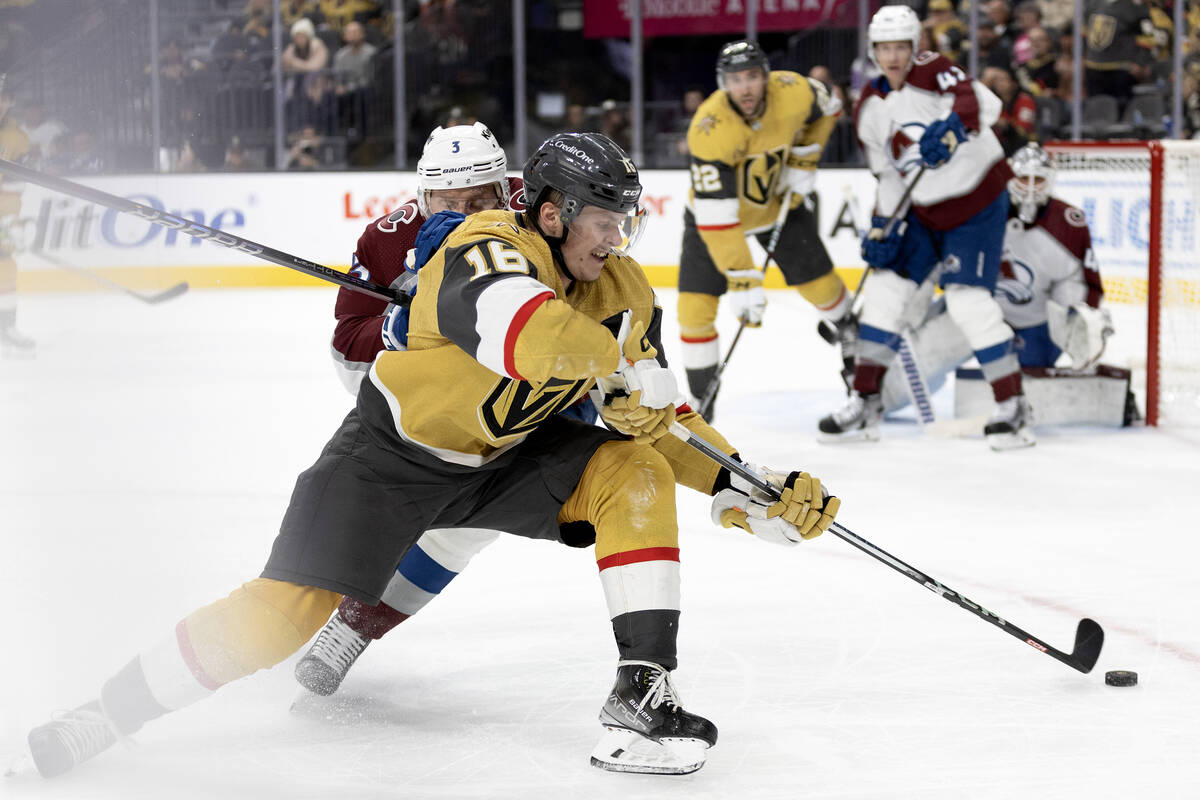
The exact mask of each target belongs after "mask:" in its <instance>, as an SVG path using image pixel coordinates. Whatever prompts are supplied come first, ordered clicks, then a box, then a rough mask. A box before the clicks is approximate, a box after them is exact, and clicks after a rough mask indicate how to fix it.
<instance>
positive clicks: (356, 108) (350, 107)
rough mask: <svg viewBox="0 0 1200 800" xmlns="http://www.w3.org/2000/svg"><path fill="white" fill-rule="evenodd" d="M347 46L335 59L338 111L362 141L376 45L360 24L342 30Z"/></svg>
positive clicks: (353, 23)
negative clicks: (367, 37)
mask: <svg viewBox="0 0 1200 800" xmlns="http://www.w3.org/2000/svg"><path fill="white" fill-rule="evenodd" d="M342 40H343V41H344V42H345V44H344V45H343V46H342V47H341V48H339V49H338V51H337V54H336V55H335V56H334V57H333V68H334V70H335V72H336V73H337V96H338V111H339V113H340V114H341V118H342V120H344V121H345V127H346V128H347V129H348V130H353V131H354V136H353V138H361V137H362V136H363V132H364V129H365V125H366V120H367V94H368V92H370V90H371V84H372V82H373V81H374V79H375V52H376V50H375V46H374V45H372V44H370V43H369V42H367V41H366V32H365V31H364V30H363V26H362V23H361V22H348V23H346V27H344V28H342Z"/></svg>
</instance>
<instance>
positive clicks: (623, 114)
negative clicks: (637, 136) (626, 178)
mask: <svg viewBox="0 0 1200 800" xmlns="http://www.w3.org/2000/svg"><path fill="white" fill-rule="evenodd" d="M600 108H601V110H602V111H603V112H604V114H603V116H602V117H601V119H600V132H601V133H603V134H604V135H605V136H607V137H608V138H610V139H612V140H613V141H614V142H616V143H617V145H619V146H620V148H621V149H622V150H624V151H625V152H627V153H628V152H629V151H630V150H631V149H632V148H633V130H632V125H631V124H630V122H629V110H628V109H627V108H625V106H624V105H621V104H618V103H617V101H616V100H605V101H604V102H603V103H601V104H600Z"/></svg>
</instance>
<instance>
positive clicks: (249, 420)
mask: <svg viewBox="0 0 1200 800" xmlns="http://www.w3.org/2000/svg"><path fill="white" fill-rule="evenodd" d="M662 296H663V301H664V305H665V306H666V325H667V330H666V340H667V342H668V347H669V348H675V347H676V345H675V342H676V333H675V327H674V322H673V318H674V312H673V306H674V296H673V294H672V293H670V292H663V293H662ZM332 301H333V294H332V292H331V291H327V290H296V289H294V290H246V291H235V290H221V291H208V292H192V293H189V294H187V295H185V296H183V297H182V298H179V299H177V300H174V301H171V302H170V303H167V304H164V305H162V306H146V305H142V304H139V303H137V302H136V301H134V300H132V299H130V298H128V297H124V296H120V295H102V294H88V295H71V296H64V295H32V296H27V297H23V298H22V300H21V311H20V314H21V316H20V320H21V324H22V328H23V329H24V330H26V331H27V332H28V333H29V334H31V335H33V336H35V337H36V338H37V339H38V343H39V355H38V357H37V359H36V360H32V361H20V362H18V361H0V453H2V455H0V543H2V551H0V556H2V557H0V600H2V602H3V608H4V609H5V610H6V612H7V613H6V614H5V618H4V629H3V631H2V641H3V646H2V649H0V754H2V755H3V756H4V757H5V758H9V757H12V756H15V755H16V754H18V753H19V752H20V751H21V750H23V748H24V737H25V733H26V732H27V731H28V729H29V728H30V727H32V726H34V725H37V724H39V723H41V722H43V721H45V720H46V719H47V718H48V716H49V714H50V713H51V712H52V711H53V710H55V709H61V708H68V707H73V706H75V705H77V704H80V703H82V702H84V701H86V700H88V699H90V698H92V697H94V696H95V694H96V691H97V689H98V687H99V685H100V683H101V682H102V681H103V680H104V679H105V678H107V677H108V676H109V675H111V674H112V673H113V672H114V671H116V670H117V669H118V668H120V667H121V666H122V665H123V664H124V663H125V662H126V661H127V660H128V659H129V658H130V657H131V656H132V655H133V654H134V653H136V652H137V650H138V649H140V648H142V647H144V646H146V645H148V644H150V643H152V642H154V641H155V640H157V639H158V638H160V637H163V636H166V635H168V634H169V633H170V631H171V628H172V626H173V625H174V624H175V622H176V621H177V620H178V619H180V618H181V617H182V616H184V615H185V614H187V613H188V612H190V611H191V610H192V609H194V608H196V607H197V606H199V605H202V604H204V603H207V602H210V601H212V600H214V599H216V598H218V597H220V596H222V595H223V594H224V593H226V592H228V591H229V590H231V589H232V588H234V587H235V586H236V585H238V584H239V583H240V582H242V581H244V580H247V579H249V578H251V577H253V576H255V575H257V573H258V571H259V569H260V568H261V565H262V563H263V561H264V559H265V557H266V555H267V552H268V548H269V546H270V543H271V541H272V539H273V537H274V533H275V530H276V528H277V526H278V522H279V519H280V516H281V514H282V512H283V509H284V507H285V505H286V503H287V498H288V496H289V493H290V490H291V486H292V482H293V480H294V478H295V476H296V474H297V473H298V472H299V471H300V470H302V469H304V468H305V467H307V466H308V465H309V464H310V463H311V462H312V460H313V459H314V458H315V457H316V455H317V453H318V451H319V449H320V447H321V446H322V444H323V443H324V442H325V440H326V439H327V438H328V436H329V435H330V434H331V433H332V432H333V430H334V428H335V427H336V426H337V424H338V422H339V420H340V419H341V417H342V415H343V414H344V413H345V412H346V411H347V410H348V409H349V408H350V397H349V395H347V394H346V393H345V392H344V390H343V389H342V388H341V386H340V383H339V382H338V381H337V379H336V377H335V375H334V373H333V370H332V365H331V360H330V358H329V355H328V338H329V334H330V331H331V325H332V311H331V309H332ZM766 320H767V321H766V326H765V327H764V328H763V329H762V330H761V331H750V332H748V333H747V334H746V335H745V336H744V337H743V340H742V342H741V343H740V344H739V352H738V353H737V354H736V356H735V357H734V359H733V361H732V362H731V365H730V367H729V370H728V372H727V381H726V386H725V388H724V390H723V392H722V394H721V396H720V398H719V401H718V419H717V422H718V427H719V428H720V429H721V430H722V431H723V432H724V433H725V434H726V435H727V436H728V437H729V438H730V439H731V440H732V441H733V442H734V443H735V444H737V446H738V447H739V448H740V449H741V452H742V453H743V455H744V456H745V457H747V458H748V459H751V460H754V461H757V462H760V463H765V464H769V465H772V466H777V467H788V468H791V467H803V468H805V469H809V470H811V471H813V472H815V473H817V474H818V475H820V476H821V477H822V478H824V479H825V480H826V481H827V482H828V484H829V485H830V486H832V487H833V488H834V489H835V490H836V492H837V493H838V494H839V495H840V496H842V497H843V498H845V505H844V506H843V511H842V514H841V516H840V517H839V520H840V521H842V522H843V523H844V524H845V525H846V526H847V527H849V528H850V529H851V530H853V531H855V532H857V533H858V534H860V535H861V536H864V537H865V538H867V539H869V540H871V541H872V542H874V543H875V544H877V545H878V546H880V547H882V548H884V549H886V550H888V551H890V552H892V553H894V554H895V555H897V556H899V557H900V558H903V559H904V560H906V561H908V562H909V563H911V564H913V565H914V566H916V567H918V568H920V569H922V570H924V571H926V572H928V573H929V574H931V575H932V576H934V577H935V578H938V579H939V580H941V581H942V582H943V583H945V584H947V585H949V586H950V587H952V588H954V589H956V590H958V591H960V592H962V593H963V594H965V595H966V596H967V597H969V598H971V599H972V600H974V601H975V602H978V603H981V604H983V605H984V606H986V607H987V608H989V609H991V610H993V611H995V612H996V613H998V614H999V615H1000V616H1002V617H1004V618H1006V619H1009V620H1011V621H1012V622H1014V623H1015V624H1017V625H1020V626H1021V627H1023V628H1025V629H1026V630H1028V631H1030V632H1031V633H1033V634H1035V635H1037V636H1039V637H1041V638H1043V639H1045V640H1046V641H1049V642H1050V643H1052V644H1054V645H1056V646H1057V647H1059V648H1061V649H1064V650H1069V649H1070V647H1071V644H1072V638H1073V635H1074V630H1075V625H1076V623H1077V621H1078V620H1079V618H1080V617H1082V616H1091V617H1094V618H1095V619H1096V620H1098V621H1099V622H1100V623H1101V624H1102V625H1103V626H1104V628H1105V630H1106V632H1107V634H1108V641H1107V644H1106V645H1105V648H1104V652H1103V653H1102V655H1101V657H1100V662H1099V664H1098V665H1097V667H1096V669H1095V670H1094V671H1093V672H1092V673H1091V674H1090V675H1081V674H1079V673H1077V672H1074V671H1073V670H1071V669H1069V668H1067V667H1065V666H1064V665H1062V664H1060V663H1058V662H1057V661H1054V660H1053V659H1051V658H1049V657H1047V656H1045V655H1042V654H1040V653H1038V652H1036V651H1035V650H1033V649H1032V648H1029V647H1026V646H1024V645H1022V644H1021V643H1020V642H1019V641H1017V640H1016V639H1014V638H1012V637H1010V636H1007V635H1005V634H1004V633H1002V632H1001V631H998V630H996V629H995V628H993V627H992V626H990V625H988V624H986V623H985V622H982V621H981V620H978V619H976V618H974V617H973V616H971V615H969V614H967V613H966V612H964V611H962V610H961V609H959V608H956V607H954V606H952V605H951V604H949V603H947V602H945V601H943V600H941V599H939V598H938V597H936V596H935V595H933V594H931V593H930V592H928V591H925V590H923V589H921V588H920V587H919V586H917V585H916V584H915V583H913V582H912V581H910V580H908V579H906V578H904V577H902V576H901V575H899V574H897V573H895V572H893V571H892V570H890V569H888V568H886V567H885V566H883V565H882V564H880V563H878V562H876V561H874V560H872V559H870V558H869V557H867V556H865V555H864V554H862V553H860V552H858V551H857V550H854V549H853V548H851V547H850V546H848V545H847V544H845V543H844V542H842V541H839V540H838V539H836V538H834V537H833V536H826V537H822V538H821V539H818V540H815V541H812V542H806V543H804V544H803V545H801V546H799V547H797V548H795V549H790V550H788V549H782V548H777V547H774V546H772V545H768V544H764V543H761V542H756V541H753V540H752V539H750V537H748V536H744V535H738V534H735V533H732V532H728V531H720V530H717V529H714V528H713V527H712V526H711V525H710V524H709V522H708V503H707V500H706V499H705V498H702V497H700V496H698V495H695V494H694V493H691V492H689V491H687V490H681V492H680V501H679V505H680V520H681V540H682V541H681V544H682V548H683V553H682V563H683V602H684V614H683V618H682V627H681V635H680V662H681V668H680V669H679V671H678V673H677V676H676V678H677V685H678V687H679V689H680V691H681V693H682V694H683V697H684V700H685V701H686V705H687V707H688V708H689V709H691V710H693V711H696V712H697V713H700V714H703V715H705V716H708V717H710V718H711V719H712V720H713V721H714V722H716V724H717V725H718V726H719V728H720V736H721V738H720V742H719V743H718V745H717V746H716V747H715V748H714V749H713V750H712V751H711V753H710V758H709V761H708V764H707V766H706V767H705V768H704V769H703V770H701V771H700V772H698V773H696V774H694V775H690V776H685V777H677V778H666V777H654V776H631V775H619V774H610V773H605V772H601V771H600V770H597V769H594V768H592V767H590V766H589V765H588V753H589V752H590V750H591V748H592V746H593V745H594V744H595V741H596V739H597V738H598V734H599V728H598V725H597V722H596V714H597V712H598V710H599V707H600V704H601V702H602V700H603V698H604V695H605V692H606V691H607V690H608V688H609V686H610V685H611V680H612V677H613V673H614V662H615V655H616V653H615V649H614V647H613V644H612V639H611V629H610V627H609V625H608V620H607V614H606V610H605V604H604V600H603V597H602V595H601V592H600V585H599V581H598V580H597V578H596V568H595V565H594V561H593V559H592V558H591V555H590V553H588V552H586V551H578V550H568V549H565V548H562V547H559V546H555V545H551V544H548V543H544V542H531V541H526V540H522V539H518V538H515V537H502V538H501V539H500V541H499V542H498V543H496V544H495V545H493V546H492V547H490V548H489V549H487V550H485V551H484V552H483V553H482V554H481V555H480V556H479V557H478V558H477V559H476V561H475V562H474V563H473V564H472V565H471V567H470V568H469V569H468V570H467V571H466V573H464V575H463V576H462V577H461V578H460V579H458V580H457V581H456V582H455V583H454V584H452V585H451V587H450V588H449V589H447V591H446V592H445V594H444V596H443V597H441V598H439V599H438V600H437V601H435V602H434V603H433V604H432V605H431V606H430V607H429V608H428V609H426V611H425V612H423V613H422V614H421V615H420V616H418V617H416V618H414V619H413V620H411V621H410V622H406V623H405V624H404V625H402V626H401V627H400V628H399V629H398V630H397V631H396V632H395V633H394V634H393V635H391V636H390V637H388V638H387V639H385V640H383V641H381V642H378V643H376V644H374V645H372V646H371V648H370V649H368V650H367V652H366V653H365V654H364V656H363V657H362V658H361V659H360V660H359V662H358V664H357V665H356V667H355V668H354V670H353V672H351V674H350V676H349V678H348V679H347V681H346V683H345V684H344V686H343V689H342V691H341V692H340V693H339V694H338V695H336V696H335V697H333V698H329V699H314V698H311V697H307V696H305V695H304V693H303V691H302V690H301V689H300V688H299V687H298V686H297V685H296V684H295V683H294V681H293V679H292V676H291V670H292V666H293V664H294V657H293V658H292V659H289V660H288V661H287V662H285V663H284V664H282V665H280V666H279V667H277V668H275V669H274V670H271V671H269V672H266V673H260V674H258V675H255V676H253V677H251V678H248V679H246V680H243V681H240V682H238V683H236V684H234V685H232V686H229V687H226V688H225V689H223V690H222V691H220V692H219V693H218V694H217V695H216V696H215V697H213V698H211V699H209V700H207V701H205V702H203V703H200V704H198V705H195V706H193V707H191V708H188V709H185V710H183V711H180V712H178V713H175V714H172V715H169V716H168V717H166V718H163V719H161V720H159V721H157V722H155V723H152V724H150V725H148V726H147V727H146V728H144V729H143V730H142V731H141V732H140V733H139V734H137V736H136V737H134V738H135V740H136V743H132V744H131V745H130V746H129V747H120V746H119V747H117V748H115V749H114V750H112V751H110V752H108V753H106V754H104V755H102V756H101V757H99V758H97V759H95V760H94V761H92V762H89V763H87V764H86V765H84V766H82V767H81V768H79V769H78V770H76V771H75V772H73V773H71V774H69V775H67V776H65V777H63V778H60V779H55V780H52V781H46V780H42V779H41V778H39V777H37V776H36V775H27V774H26V775H18V776H16V777H12V778H7V779H0V796H2V797H4V798H21V799H24V798H122V800H124V799H125V798H222V800H241V799H242V798H246V799H247V800H249V799H250V798H255V799H256V800H257V799H258V798H329V799H331V800H334V799H336V798H341V797H353V798H385V797H386V798H393V797H411V798H498V797H530V796H537V797H568V796H569V797H571V798H572V800H585V799H586V798H600V797H621V798H653V799H654V800H662V798H676V797H678V798H685V797H686V798H689V800H698V799H701V798H730V797H746V798H775V797H778V798H797V797H806V798H896V797H928V796H930V795H934V794H936V795H938V796H942V797H956V798H1015V797H1020V796H1029V795H1035V794H1036V795H1037V796H1038V797H1041V798H1089V800H1090V799H1091V798H1115V797H1156V798H1176V797H1178V798H1184V797H1196V796H1197V795H1198V794H1200V789H1198V788H1197V785H1198V783H1200V755H1198V754H1200V626H1198V625H1197V623H1196V611H1197V609H1198V608H1200V579H1198V578H1197V575H1196V568H1195V563H1196V560H1197V555H1200V544H1198V539H1200V537H1198V536H1197V534H1198V533H1200V523H1198V522H1197V520H1198V519H1200V466H1198V464H1200V445H1198V444H1197V443H1196V440H1195V437H1194V436H1193V435H1190V434H1186V433H1180V432H1171V431H1156V430H1147V429H1130V430H1111V429H1098V428H1096V429H1067V430H1058V431H1055V430H1039V432H1038V433H1039V442H1038V445H1037V447H1035V448H1033V449H1030V450H1026V451H1016V452H1009V453H1003V454H996V453H993V452H991V451H989V450H988V449H987V447H986V445H985V444H984V442H983V440H982V439H981V438H958V439H951V438H931V437H926V436H922V435H921V434H920V432H919V430H918V428H917V426H916V425H915V424H914V423H913V422H912V421H911V417H910V418H909V419H907V420H906V419H901V420H898V421H893V422H889V423H888V424H886V425H885V428H884V439H883V441H882V442H880V443H878V444H877V445H869V444H868V445H855V446H847V447H844V448H835V447H829V446H822V445H818V444H816V443H815V436H814V432H815V429H816V420H817V419H818V418H819V417H820V416H821V415H822V414H824V413H827V412H828V411H829V410H831V409H832V408H833V407H835V406H836V405H837V404H838V403H840V402H841V397H842V394H841V390H840V382H839V379H838V378H837V376H836V370H837V366H838V365H837V358H836V354H835V352H834V350H833V349H832V348H830V347H828V346H827V345H825V344H824V343H823V342H822V341H821V340H820V339H819V338H818V337H817V336H816V334H815V331H814V328H815V322H816V320H815V316H814V312H813V311H812V310H811V309H810V308H809V307H808V306H806V305H805V304H804V302H803V301H802V300H801V299H800V298H799V297H797V296H795V295H793V294H791V293H787V292H773V293H771V298H770V307H769V308H768V310H767V318H766ZM1120 324H1122V319H1121V318H1120V317H1119V316H1118V325H1120ZM722 325H723V326H724V327H723V330H724V331H725V333H729V332H731V330H732V325H731V323H730V322H729V321H728V320H726V319H725V318H724V316H723V317H722ZM725 341H726V342H728V341H729V337H728V336H726V338H725ZM1116 350H1119V347H1118V348H1115V351H1116ZM951 401H952V396H951V390H949V389H948V390H944V391H943V392H942V393H941V394H939V395H938V396H937V398H936V406H937V408H938V409H939V410H941V411H942V412H943V413H945V412H948V410H949V408H950V407H951ZM1108 669H1132V670H1136V671H1137V672H1138V673H1139V676H1140V679H1141V680H1140V685H1139V686H1137V687H1136V688H1131V689H1118V688H1112V687H1106V686H1105V685H1104V678H1103V676H1104V671H1105V670H1108ZM293 707H294V709H293Z"/></svg>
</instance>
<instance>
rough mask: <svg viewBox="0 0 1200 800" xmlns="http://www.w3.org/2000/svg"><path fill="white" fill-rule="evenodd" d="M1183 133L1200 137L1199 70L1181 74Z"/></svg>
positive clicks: (1196, 137)
mask: <svg viewBox="0 0 1200 800" xmlns="http://www.w3.org/2000/svg"><path fill="white" fill-rule="evenodd" d="M1183 135H1184V136H1186V137H1188V138H1191V139H1200V70H1189V71H1188V72H1185V73H1184V76H1183Z"/></svg>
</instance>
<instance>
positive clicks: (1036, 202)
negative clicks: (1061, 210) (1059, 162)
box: [1008, 144, 1054, 225]
mask: <svg viewBox="0 0 1200 800" xmlns="http://www.w3.org/2000/svg"><path fill="white" fill-rule="evenodd" d="M1008 163H1009V166H1010V167H1012V171H1013V177H1011V178H1009V180H1008V197H1009V199H1010V200H1011V201H1012V204H1013V206H1015V207H1016V209H1017V217H1018V218H1019V219H1020V220H1021V222H1024V223H1025V224H1026V225H1030V224H1032V223H1033V222H1034V220H1036V219H1037V218H1038V214H1040V213H1041V210H1042V208H1043V207H1044V206H1045V205H1046V203H1049V202H1050V193H1051V192H1052V191H1054V163H1053V162H1052V161H1051V160H1050V155H1049V154H1048V153H1047V152H1046V151H1045V150H1043V149H1042V148H1041V147H1040V146H1038V145H1036V144H1027V145H1025V146H1024V147H1022V148H1021V149H1020V150H1018V151H1017V152H1015V153H1013V157H1012V158H1011V159H1009V162H1008Z"/></svg>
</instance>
